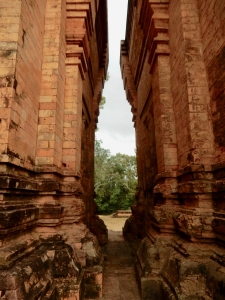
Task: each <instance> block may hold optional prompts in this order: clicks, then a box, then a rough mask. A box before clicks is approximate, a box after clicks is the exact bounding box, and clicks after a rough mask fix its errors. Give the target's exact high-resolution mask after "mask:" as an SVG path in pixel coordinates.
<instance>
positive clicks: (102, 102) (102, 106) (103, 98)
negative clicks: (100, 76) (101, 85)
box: [99, 72, 110, 109]
mask: <svg viewBox="0 0 225 300" xmlns="http://www.w3.org/2000/svg"><path fill="white" fill-rule="evenodd" d="M109 78H110V76H109V73H108V72H107V74H106V79H105V80H106V81H108V80H109ZM105 103H106V98H105V97H104V96H102V98H101V101H100V103H99V108H100V109H103V108H104V105H105Z"/></svg>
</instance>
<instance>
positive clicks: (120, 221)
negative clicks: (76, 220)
mask: <svg viewBox="0 0 225 300" xmlns="http://www.w3.org/2000/svg"><path fill="white" fill-rule="evenodd" d="M99 217H100V218H101V219H102V220H103V221H104V223H105V225H106V226H107V228H108V230H113V231H122V228H123V226H124V223H125V222H126V220H127V219H128V218H126V217H125V218H114V217H113V215H109V216H103V215H99Z"/></svg>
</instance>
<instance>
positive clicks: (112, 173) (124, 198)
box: [95, 140, 137, 213]
mask: <svg viewBox="0 0 225 300" xmlns="http://www.w3.org/2000/svg"><path fill="white" fill-rule="evenodd" d="M101 143H102V142H101V141H98V140H96V141H95V192H96V199H95V201H96V202H97V204H98V208H99V212H100V213H111V212H113V211H116V210H118V209H128V208H129V207H130V206H131V204H132V203H134V200H135V199H134V195H135V191H136V186H137V170H136V158H135V156H129V155H126V154H121V153H117V154H116V155H111V154H110V151H109V150H106V149H103V148H102V147H101Z"/></svg>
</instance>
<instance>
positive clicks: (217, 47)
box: [199, 0, 225, 162]
mask: <svg viewBox="0 0 225 300" xmlns="http://www.w3.org/2000/svg"><path fill="white" fill-rule="evenodd" d="M199 13H200V26H201V34H202V43H203V56H204V62H205V65H206V70H207V76H208V84H209V91H210V97H211V110H212V121H213V133H214V137H215V146H216V149H217V152H216V156H217V157H216V158H217V161H218V162H219V161H223V160H224V159H225V154H224V150H225V94H224V89H225V72H224V67H225V34H224V32H225V2H224V1H220V0H213V1H212V0H211V1H209V0H205V1H202V0H200V1H199Z"/></svg>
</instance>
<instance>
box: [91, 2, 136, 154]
mask: <svg viewBox="0 0 225 300" xmlns="http://www.w3.org/2000/svg"><path fill="white" fill-rule="evenodd" d="M126 18H127V0H108V28H109V67H108V73H109V76H110V78H109V80H108V81H106V82H105V87H104V90H103V96H104V97H105V98H106V104H105V105H104V108H103V109H101V110H100V116H99V118H98V131H97V132H96V139H98V140H101V141H102V147H103V148H105V149H109V150H110V152H111V154H112V155H115V154H116V153H123V154H128V155H135V131H134V126H133V122H132V113H131V106H130V104H129V103H128V101H127V100H126V94H125V91H124V88H123V81H122V77H121V71H120V64H119V62H120V41H121V40H124V39H125V28H126Z"/></svg>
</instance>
